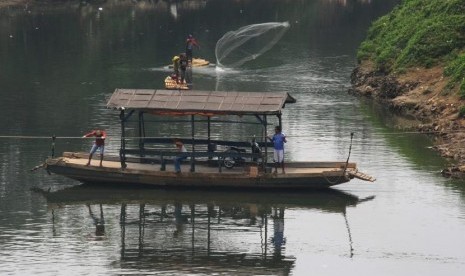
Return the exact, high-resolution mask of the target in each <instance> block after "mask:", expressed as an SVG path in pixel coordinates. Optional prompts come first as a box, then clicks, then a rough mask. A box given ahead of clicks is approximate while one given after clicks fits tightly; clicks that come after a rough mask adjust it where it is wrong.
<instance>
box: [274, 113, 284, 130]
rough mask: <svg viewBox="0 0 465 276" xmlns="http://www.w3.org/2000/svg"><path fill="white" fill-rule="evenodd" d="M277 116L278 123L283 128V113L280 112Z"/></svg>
mask: <svg viewBox="0 0 465 276" xmlns="http://www.w3.org/2000/svg"><path fill="white" fill-rule="evenodd" d="M276 117H278V125H279V127H280V128H281V130H282V129H283V120H282V118H281V113H279V114H278V115H276Z"/></svg>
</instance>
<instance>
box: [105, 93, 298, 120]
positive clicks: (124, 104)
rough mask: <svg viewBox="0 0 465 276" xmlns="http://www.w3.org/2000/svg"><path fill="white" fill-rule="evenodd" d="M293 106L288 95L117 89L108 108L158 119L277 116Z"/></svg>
mask: <svg viewBox="0 0 465 276" xmlns="http://www.w3.org/2000/svg"><path fill="white" fill-rule="evenodd" d="M295 102H296V99H294V98H293V97H292V96H291V95H289V94H288V93H287V92H223V91H197V90H190V91H178V90H156V89H116V90H115V92H113V95H112V96H111V98H110V99H109V100H108V103H107V108H111V109H117V110H121V109H128V110H130V109H133V110H140V111H145V112H149V113H153V114H158V115H197V114H198V115H206V116H213V115H278V114H281V110H282V109H283V108H284V106H285V104H286V103H295Z"/></svg>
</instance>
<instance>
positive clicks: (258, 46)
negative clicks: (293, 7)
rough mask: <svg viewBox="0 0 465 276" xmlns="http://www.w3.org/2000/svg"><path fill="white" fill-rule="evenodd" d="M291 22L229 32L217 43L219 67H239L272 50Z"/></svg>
mask: <svg viewBox="0 0 465 276" xmlns="http://www.w3.org/2000/svg"><path fill="white" fill-rule="evenodd" d="M289 26H290V25H289V22H268V23H261V24H253V25H247V26H244V27H242V28H240V29H238V30H236V31H230V32H227V33H226V34H225V35H224V36H223V37H221V38H220V39H219V40H218V42H217V43H216V48H215V55H216V63H217V66H219V67H227V68H234V67H239V66H241V65H243V64H244V63H246V62H247V61H250V60H254V59H256V58H257V57H259V56H260V55H262V54H263V53H265V52H266V51H268V50H270V49H271V48H272V47H273V46H274V45H275V44H276V43H277V42H278V41H279V40H280V39H281V37H282V36H283V35H284V33H286V31H287V30H288V29H289Z"/></svg>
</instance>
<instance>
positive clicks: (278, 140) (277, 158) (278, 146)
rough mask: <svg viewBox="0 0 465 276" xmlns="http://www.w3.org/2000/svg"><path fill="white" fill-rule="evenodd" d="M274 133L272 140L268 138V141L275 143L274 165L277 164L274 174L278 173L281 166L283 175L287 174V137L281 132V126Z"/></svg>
mask: <svg viewBox="0 0 465 276" xmlns="http://www.w3.org/2000/svg"><path fill="white" fill-rule="evenodd" d="M274 131H275V134H274V135H273V137H271V138H270V137H268V139H270V140H271V141H272V142H273V147H274V156H273V159H274V164H275V168H274V172H275V173H277V172H278V166H279V164H281V168H282V169H283V173H285V171H284V143H286V142H287V140H286V135H285V134H284V133H283V132H282V131H281V126H276V127H275V129H274Z"/></svg>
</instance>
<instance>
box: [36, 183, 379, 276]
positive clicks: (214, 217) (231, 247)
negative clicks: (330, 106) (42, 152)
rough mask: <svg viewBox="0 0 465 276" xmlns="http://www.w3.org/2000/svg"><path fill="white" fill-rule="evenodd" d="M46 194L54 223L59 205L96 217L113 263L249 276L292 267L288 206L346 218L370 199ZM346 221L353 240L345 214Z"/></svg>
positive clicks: (110, 191) (100, 191)
mask: <svg viewBox="0 0 465 276" xmlns="http://www.w3.org/2000/svg"><path fill="white" fill-rule="evenodd" d="M44 195H45V197H46V198H47V203H48V206H49V208H50V209H51V210H52V214H53V221H54V222H55V221H56V220H58V219H61V220H62V218H59V216H60V213H67V212H60V211H59V209H63V208H65V209H66V208H67V209H73V208H81V209H82V208H84V209H83V210H85V213H87V212H88V214H89V216H90V218H91V220H92V221H93V222H94V225H95V229H96V230H95V236H96V237H98V238H104V239H109V240H115V243H116V244H117V246H118V247H119V248H120V252H121V258H120V259H119V260H117V261H114V262H112V265H113V266H114V267H115V269H123V270H125V269H128V270H134V269H137V270H139V271H140V270H141V269H143V270H148V271H153V270H155V271H171V272H173V271H175V272H176V273H184V272H185V273H188V272H191V273H192V272H197V273H202V271H203V272H211V271H216V272H221V271H223V272H234V273H235V274H248V275H253V274H257V273H259V274H261V275H264V274H273V275H276V274H278V275H287V274H289V273H290V272H291V270H292V267H293V266H294V262H295V258H294V257H293V256H285V255H283V252H284V250H283V249H284V248H285V244H286V237H285V232H284V229H285V228H284V222H285V211H286V209H287V210H289V209H292V208H303V209H317V210H319V211H322V212H330V213H341V214H343V215H344V217H345V212H346V208H347V207H349V206H356V205H357V204H359V203H361V202H363V201H367V200H371V199H373V198H374V197H369V198H366V199H359V198H358V197H356V196H353V195H350V194H347V193H343V192H340V191H337V190H322V191H313V192H307V193H291V192H287V193H282V192H280V193H274V192H263V191H260V192H258V191H256V192H254V191H247V192H236V191H230V190H228V191H206V190H187V191H186V190H162V189H134V188H131V189H126V188H117V189H115V188H105V187H98V186H86V185H81V186H76V187H73V188H69V189H64V190H60V191H57V192H51V193H44ZM80 213H81V214H82V211H81V212H80ZM67 216H68V217H69V214H67ZM105 218H112V219H105ZM116 218H117V219H116ZM118 223H119V225H118ZM54 224H55V223H54ZM346 226H347V230H348V231H349V239H351V235H350V229H349V227H348V223H347V219H346ZM54 227H55V225H54ZM118 228H120V231H118ZM106 229H111V230H110V231H107V230H106ZM118 232H119V233H120V236H119V235H118V234H119V233H118ZM349 242H350V245H351V247H350V250H351V251H350V253H351V255H352V241H351V240H350V241H349Z"/></svg>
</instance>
